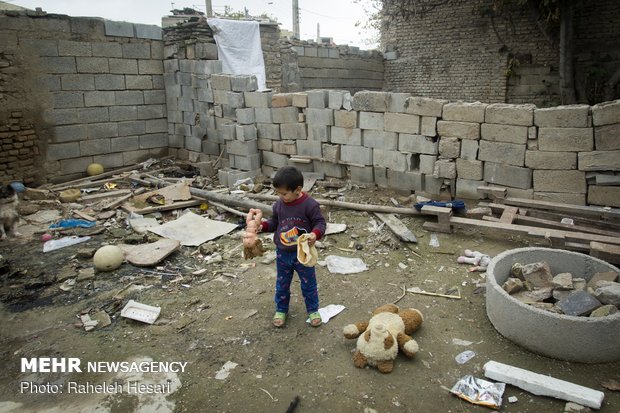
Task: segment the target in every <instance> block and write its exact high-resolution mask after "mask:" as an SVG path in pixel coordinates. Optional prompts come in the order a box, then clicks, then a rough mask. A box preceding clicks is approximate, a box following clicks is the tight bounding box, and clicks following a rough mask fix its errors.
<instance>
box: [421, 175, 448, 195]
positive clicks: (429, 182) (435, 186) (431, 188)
mask: <svg viewBox="0 0 620 413" xmlns="http://www.w3.org/2000/svg"><path fill="white" fill-rule="evenodd" d="M445 182H446V179H445V178H437V177H434V176H433V175H424V193H425V194H427V195H435V196H436V195H441V193H442V190H443V189H444V186H445V185H444V183H445Z"/></svg>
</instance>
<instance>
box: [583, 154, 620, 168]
mask: <svg viewBox="0 0 620 413" xmlns="http://www.w3.org/2000/svg"><path fill="white" fill-rule="evenodd" d="M579 170H580V171H620V150H618V151H592V152H579Z"/></svg>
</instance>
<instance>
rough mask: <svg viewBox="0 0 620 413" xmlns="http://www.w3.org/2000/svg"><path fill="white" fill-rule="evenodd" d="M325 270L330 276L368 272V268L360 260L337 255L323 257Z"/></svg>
mask: <svg viewBox="0 0 620 413" xmlns="http://www.w3.org/2000/svg"><path fill="white" fill-rule="evenodd" d="M325 264H326V265H327V270H328V271H329V272H330V273H332V274H356V273H359V272H362V271H366V270H368V266H367V265H366V263H365V262H364V261H362V259H361V258H347V257H341V256H339V255H328V256H327V257H325Z"/></svg>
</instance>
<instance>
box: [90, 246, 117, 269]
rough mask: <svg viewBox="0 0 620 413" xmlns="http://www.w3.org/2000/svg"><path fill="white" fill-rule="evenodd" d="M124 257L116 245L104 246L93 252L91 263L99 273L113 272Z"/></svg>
mask: <svg viewBox="0 0 620 413" xmlns="http://www.w3.org/2000/svg"><path fill="white" fill-rule="evenodd" d="M124 259H125V256H124V254H123V250H121V249H120V248H119V247H117V246H116V245H106V246H104V247H101V248H99V249H98V250H97V252H95V255H94V256H93V263H94V264H95V268H96V269H97V270H99V271H113V270H115V269H117V268H118V267H120V266H121V264H122V263H123V260H124Z"/></svg>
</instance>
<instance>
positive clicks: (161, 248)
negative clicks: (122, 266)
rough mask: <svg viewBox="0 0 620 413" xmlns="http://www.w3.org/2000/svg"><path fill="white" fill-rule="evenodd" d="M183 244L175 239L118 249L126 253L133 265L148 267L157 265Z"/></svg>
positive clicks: (120, 246) (120, 245)
mask: <svg viewBox="0 0 620 413" xmlns="http://www.w3.org/2000/svg"><path fill="white" fill-rule="evenodd" d="M180 245H181V243H180V242H179V241H177V240H174V239H169V238H163V239H160V240H159V241H157V242H152V243H150V244H139V245H128V244H119V245H118V247H119V248H120V249H122V250H123V253H125V259H126V260H127V261H129V262H130V263H131V264H133V265H137V266H139V267H148V266H151V265H155V264H157V263H158V262H160V261H161V260H163V259H164V258H166V257H167V256H168V255H170V254H172V253H173V252H174V251H176V250H177V249H179V246H180Z"/></svg>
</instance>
